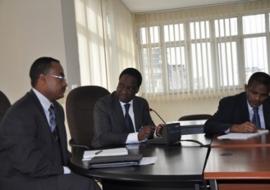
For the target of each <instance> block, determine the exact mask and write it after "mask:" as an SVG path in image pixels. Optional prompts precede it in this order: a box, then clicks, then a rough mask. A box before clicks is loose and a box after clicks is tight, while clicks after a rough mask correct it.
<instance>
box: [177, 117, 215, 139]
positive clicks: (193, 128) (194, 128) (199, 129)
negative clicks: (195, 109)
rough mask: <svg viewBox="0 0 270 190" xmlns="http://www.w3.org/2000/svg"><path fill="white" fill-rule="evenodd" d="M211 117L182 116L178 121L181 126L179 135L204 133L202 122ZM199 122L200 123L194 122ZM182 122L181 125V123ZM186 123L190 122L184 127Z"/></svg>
mask: <svg viewBox="0 0 270 190" xmlns="http://www.w3.org/2000/svg"><path fill="white" fill-rule="evenodd" d="M210 117H211V115H210V114H191V115H184V116H181V117H180V118H179V119H178V121H180V125H181V128H182V130H181V133H182V135H186V134H199V133H204V129H203V128H204V123H205V122H204V121H202V120H205V121H206V120H208V119H209V118H210ZM196 120H201V121H196ZM181 121H182V123H181ZM187 121H189V122H190V124H188V125H184V124H185V123H186V122H187Z"/></svg>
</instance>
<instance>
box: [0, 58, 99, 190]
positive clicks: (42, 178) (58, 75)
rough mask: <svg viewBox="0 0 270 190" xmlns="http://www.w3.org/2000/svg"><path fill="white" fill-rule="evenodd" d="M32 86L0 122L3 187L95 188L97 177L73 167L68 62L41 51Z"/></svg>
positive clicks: (23, 189)
mask: <svg viewBox="0 0 270 190" xmlns="http://www.w3.org/2000/svg"><path fill="white" fill-rule="evenodd" d="M30 78H31V85H32V90H31V91H30V92H28V93H27V94H26V95H25V96H24V97H22V98H21V99H20V100H18V101H17V102H15V103H14V105H12V106H11V108H10V109H9V110H8V111H7V113H6V114H5V116H4V117H3V120H2V122H1V125H0V168H1V169H0V189H1V190H18V189H20V190H44V189H50V190H60V189H61V190H72V189H74V190H77V189H80V190H90V189H92V190H94V189H99V188H98V186H97V185H96V183H95V182H94V181H93V180H91V179H88V178H85V177H82V176H79V175H76V174H74V173H71V171H70V170H69V168H68V164H69V158H70V154H69V152H68V151H67V142H66V131H65V125H64V112H63V108H62V107H61V105H60V104H59V103H57V102H56V100H57V99H59V98H62V97H63V96H64V92H65V89H66V86H67V83H66V80H65V75H64V71H63V68H62V66H61V64H60V62H59V61H58V60H56V59H54V58H50V57H41V58H39V59H37V60H36V61H35V62H34V63H33V64H32V66H31V69H30Z"/></svg>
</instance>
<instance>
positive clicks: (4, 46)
mask: <svg viewBox="0 0 270 190" xmlns="http://www.w3.org/2000/svg"><path fill="white" fill-rule="evenodd" d="M0 26H1V27H0V58H1V62H0V65H1V70H0V89H1V90H2V91H3V92H4V93H6V94H7V96H8V97H9V99H10V100H11V102H14V101H15V100H17V99H18V98H19V97H21V96H22V95H23V94H24V93H25V92H26V91H28V90H29V89H30V82H29V77H28V71H29V68H30V65H31V64H32V62H33V61H34V60H35V59H36V58H38V57H39V56H52V57H55V58H58V59H60V60H61V61H62V65H63V67H64V69H65V68H66V65H65V62H66V59H65V48H64V37H63V24H62V13H61V3H60V0H46V1H44V0H23V1H21V0H1V1H0Z"/></svg>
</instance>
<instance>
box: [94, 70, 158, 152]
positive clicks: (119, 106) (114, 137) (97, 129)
mask: <svg viewBox="0 0 270 190" xmlns="http://www.w3.org/2000/svg"><path fill="white" fill-rule="evenodd" d="M141 83H142V76H141V73H140V72H139V71H138V70H136V69H134V68H127V69H125V70H123V71H122V72H121V74H120V76H119V82H118V85H117V89H116V91H115V92H113V93H112V94H110V95H107V96H105V97H103V98H101V99H100V100H99V101H98V102H97V103H96V105H95V109H94V139H93V141H92V145H93V147H96V148H97V147H106V146H118V145H124V144H129V143H136V142H140V141H145V140H147V139H148V138H150V137H152V136H153V132H154V130H155V125H154V123H153V121H152V119H151V116H150V113H149V105H148V103H147V101H146V100H145V99H143V98H141V97H138V96H136V93H137V92H138V91H139V88H140V85H141Z"/></svg>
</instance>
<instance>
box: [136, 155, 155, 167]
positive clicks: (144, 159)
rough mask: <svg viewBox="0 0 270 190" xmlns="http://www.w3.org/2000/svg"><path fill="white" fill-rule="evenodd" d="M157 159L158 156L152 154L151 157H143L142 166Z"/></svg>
mask: <svg viewBox="0 0 270 190" xmlns="http://www.w3.org/2000/svg"><path fill="white" fill-rule="evenodd" d="M156 161H157V157H156V156H151V157H143V158H142V159H141V161H140V164H139V165H140V166H144V165H149V164H154V163H156Z"/></svg>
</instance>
